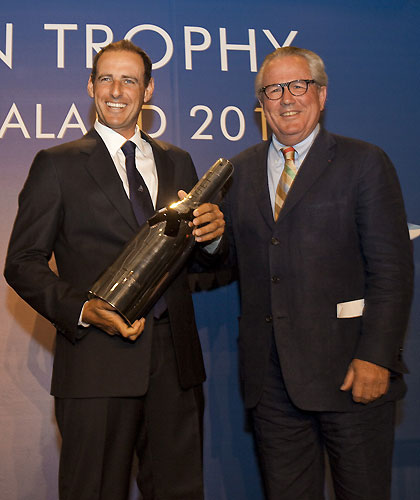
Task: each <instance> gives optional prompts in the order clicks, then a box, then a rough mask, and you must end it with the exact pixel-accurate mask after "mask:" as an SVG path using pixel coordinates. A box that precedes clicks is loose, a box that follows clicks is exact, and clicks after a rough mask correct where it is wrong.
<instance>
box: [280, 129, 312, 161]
mask: <svg viewBox="0 0 420 500" xmlns="http://www.w3.org/2000/svg"><path fill="white" fill-rule="evenodd" d="M320 128H321V127H320V125H319V123H318V124H317V126H316V127H315V128H314V129H313V130H312V132H311V133H310V134H309V135H308V137H306V138H305V139H303V141H301V142H299V143H298V144H296V145H294V146H293V148H294V150H295V151H296V152H297V157H298V158H304V157H305V156H306V154H307V153H308V151H309V149H310V147H311V146H312V143H313V142H314V140H315V137H316V136H317V135H318V133H319V130H320ZM272 144H273V147H274V149H275V150H276V151H277V153H278V154H279V155H281V154H282V153H281V149H282V148H285V147H286V145H285V144H282V143H281V142H280V141H279V140H278V139H277V137H276V136H275V135H274V134H273V136H272Z"/></svg>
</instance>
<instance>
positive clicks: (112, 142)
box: [94, 120, 146, 157]
mask: <svg viewBox="0 0 420 500" xmlns="http://www.w3.org/2000/svg"><path fill="white" fill-rule="evenodd" d="M94 128H95V130H96V132H98V134H99V135H100V136H101V138H102V140H103V141H104V143H105V146H106V147H107V149H108V151H109V153H110V155H111V156H112V157H114V156H115V155H116V154H117V152H118V150H119V149H121V146H123V144H124V143H126V142H127V139H126V138H125V137H123V136H122V135H121V134H119V133H118V132H115V130H112V128H109V127H107V126H106V125H103V124H102V123H100V122H99V121H98V120H96V121H95V125H94ZM129 140H130V141H132V142H134V144H135V145H136V146H137V147H138V148H139V149H140V151H141V152H142V153H143V154H144V153H145V152H144V143H145V142H146V141H145V140H144V139H143V138H142V136H141V133H140V129H139V127H138V125H136V131H135V132H134V135H133V137H131V138H130V139H129Z"/></svg>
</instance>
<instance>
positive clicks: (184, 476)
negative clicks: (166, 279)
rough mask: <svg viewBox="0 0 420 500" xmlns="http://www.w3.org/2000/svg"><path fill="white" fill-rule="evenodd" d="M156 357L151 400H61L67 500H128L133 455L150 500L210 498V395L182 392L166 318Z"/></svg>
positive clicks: (62, 478)
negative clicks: (206, 435)
mask: <svg viewBox="0 0 420 500" xmlns="http://www.w3.org/2000/svg"><path fill="white" fill-rule="evenodd" d="M104 335H105V334H104ZM137 341H141V336H140V338H139V339H138V340H137ZM151 356H152V357H151V373H150V381H149V388H148V391H147V393H146V394H145V395H144V396H141V397H132V398H126V397H124V398H119V397H111V398H55V409H56V418H57V423H58V427H59V430H60V433H61V436H62V447H61V455H60V469H59V496H60V500H126V499H127V498H128V494H129V486H130V478H131V473H132V463H133V457H134V454H137V456H138V462H139V471H138V475H137V484H138V487H139V489H140V491H141V493H142V498H143V500H186V499H188V500H202V499H203V496H204V495H203V478H202V443H203V428H202V419H203V409H204V399H203V391H202V386H201V385H200V386H197V387H193V388H191V389H188V390H184V389H182V388H181V387H180V385H179V382H178V371H177V364H176V359H175V352H174V348H173V343H172V336H171V331H170V325H169V321H168V320H167V319H166V321H165V320H160V321H157V320H155V325H154V328H153V341H152V354H151ZM110 370H112V367H110ZM127 382H129V381H127Z"/></svg>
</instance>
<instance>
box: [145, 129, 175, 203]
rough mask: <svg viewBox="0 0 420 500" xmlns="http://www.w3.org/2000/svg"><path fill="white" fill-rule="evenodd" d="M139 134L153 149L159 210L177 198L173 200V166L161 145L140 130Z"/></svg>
mask: <svg viewBox="0 0 420 500" xmlns="http://www.w3.org/2000/svg"><path fill="white" fill-rule="evenodd" d="M141 135H142V137H143V139H144V140H145V141H147V142H148V143H149V144H150V145H151V146H152V150H153V156H154V159H155V164H156V170H157V176H158V195H157V201H156V209H157V210H159V209H160V208H163V207H165V206H166V205H169V204H170V203H173V202H175V201H177V199H175V200H174V196H173V186H174V168H173V165H172V162H171V159H170V157H169V155H168V154H167V153H165V151H164V150H163V149H162V147H161V146H160V145H159V144H158V143H157V142H156V141H154V140H153V139H152V138H151V137H150V136H148V135H147V134H145V133H144V132H142V133H141Z"/></svg>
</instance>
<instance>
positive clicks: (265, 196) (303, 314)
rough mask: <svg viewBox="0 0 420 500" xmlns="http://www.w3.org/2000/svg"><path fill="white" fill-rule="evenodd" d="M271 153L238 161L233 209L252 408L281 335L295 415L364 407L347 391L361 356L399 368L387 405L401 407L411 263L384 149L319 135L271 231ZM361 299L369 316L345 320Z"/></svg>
mask: <svg viewBox="0 0 420 500" xmlns="http://www.w3.org/2000/svg"><path fill="white" fill-rule="evenodd" d="M268 148H269V142H265V143H262V144H258V145H256V146H254V147H251V148H249V149H248V150H246V151H244V152H243V153H241V154H239V155H238V156H236V157H235V158H233V159H232V160H231V161H232V163H233V165H234V167H235V173H234V182H233V185H232V187H231V189H230V192H229V193H228V196H227V201H226V216H227V219H228V234H229V236H230V238H231V242H232V249H231V251H232V253H233V254H234V256H235V257H236V261H237V265H238V271H239V280H240V295H241V308H242V314H241V317H240V325H239V330H240V334H239V351H240V363H241V374H242V378H243V384H244V394H245V403H246V405H247V406H248V407H252V406H254V405H255V404H256V403H257V402H258V399H259V397H260V395H261V391H262V386H263V380H264V374H265V372H266V368H267V364H268V357H269V350H270V342H271V338H272V335H273V330H274V335H275V341H276V346H277V350H278V354H279V358H280V364H281V369H282V373H283V377H284V380H285V383H286V387H287V390H288V392H289V395H290V397H291V399H292V400H293V402H294V403H295V404H296V405H297V406H298V407H300V408H302V409H306V410H326V411H329V410H337V411H341V410H349V409H355V408H357V407H360V406H361V405H360V404H359V405H357V404H355V403H353V401H352V397H351V394H350V393H343V392H341V391H340V390H339V387H340V386H341V384H342V382H343V380H344V377H345V374H346V371H347V368H348V365H349V363H350V362H351V360H352V359H353V358H360V359H362V360H367V361H370V362H372V363H376V364H378V365H381V366H384V367H387V368H389V369H390V370H392V372H393V377H392V383H391V389H390V391H389V392H388V394H387V395H386V396H384V397H383V398H381V399H380V400H379V402H382V401H384V400H386V399H396V398H398V397H401V396H402V394H403V393H404V383H403V380H402V377H401V375H400V374H401V373H402V372H404V371H405V366H404V364H403V362H402V358H401V352H402V344H403V337H404V332H405V330H406V326H407V321H408V315H409V309H410V303H411V296H412V286H413V262H412V249H411V243H410V241H409V235H408V230H407V223H406V216H405V211H404V205H403V201H402V197H401V191H400V187H399V183H398V179H397V176H396V173H395V170H394V167H393V166H392V164H391V162H390V160H389V159H388V157H387V156H386V155H385V153H384V152H383V151H381V150H380V149H379V148H377V147H376V146H373V145H371V144H367V143H364V142H361V141H357V140H352V139H348V138H344V137H340V136H337V135H333V134H330V133H328V132H326V131H325V130H322V129H321V131H320V133H319V134H318V136H317V138H316V140H315V142H314V144H313V145H312V147H311V149H310V151H309V153H308V155H307V157H306V159H305V161H304V163H303V164H302V165H301V167H300V169H299V173H298V175H297V177H296V179H295V181H294V184H293V186H292V188H291V191H290V192H289V195H288V197H287V199H286V202H285V205H284V207H283V209H282V211H281V213H280V216H279V219H278V221H277V223H275V222H274V219H273V215H272V208H271V205H270V198H269V192H268V181H267V153H268ZM362 298H363V299H364V300H365V308H364V312H363V316H361V317H355V318H340V319H339V318H337V304H339V303H342V302H347V301H352V300H357V299H362ZM374 404H375V403H374Z"/></svg>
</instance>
